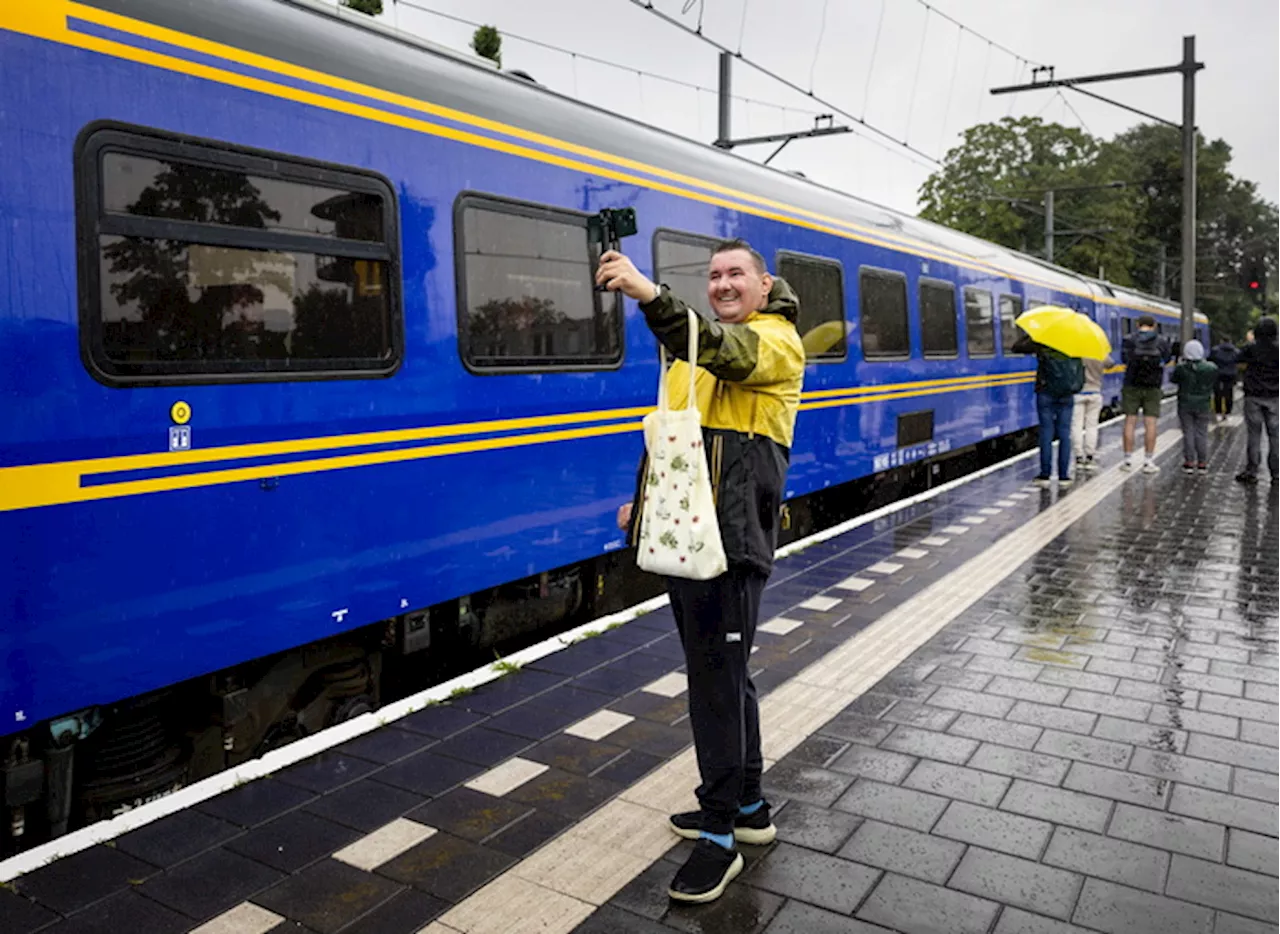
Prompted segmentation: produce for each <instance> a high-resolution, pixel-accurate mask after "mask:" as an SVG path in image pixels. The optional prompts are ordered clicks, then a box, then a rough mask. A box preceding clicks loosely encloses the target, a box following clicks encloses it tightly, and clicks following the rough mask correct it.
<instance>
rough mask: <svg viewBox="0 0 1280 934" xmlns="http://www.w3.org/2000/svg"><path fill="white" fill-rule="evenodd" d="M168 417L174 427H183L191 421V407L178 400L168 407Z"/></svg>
mask: <svg viewBox="0 0 1280 934" xmlns="http://www.w3.org/2000/svg"><path fill="white" fill-rule="evenodd" d="M169 417H170V418H171V419H173V423H174V424H175V425H185V424H186V423H187V422H189V421H191V406H190V405H188V404H187V403H185V402H183V401H182V400H181V399H179V400H178V401H177V402H175V403H174V404H173V405H171V406H170V407H169Z"/></svg>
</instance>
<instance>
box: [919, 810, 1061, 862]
mask: <svg viewBox="0 0 1280 934" xmlns="http://www.w3.org/2000/svg"><path fill="white" fill-rule="evenodd" d="M1052 831H1053V826H1052V825H1051V824H1048V823H1046V822H1044V821H1042V820H1036V819H1034V818H1031V817H1023V816H1021V815H1019V814H1011V813H1009V812H1007V811H997V810H993V809H992V808H984V807H979V806H978V805H976V804H969V803H968V802H967V801H953V802H951V804H950V805H949V806H948V807H947V810H946V813H944V814H943V815H942V817H941V819H940V820H939V821H938V822H937V824H935V825H934V827H933V832H934V833H935V834H938V835H939V836H942V837H948V838H950V839H952V840H959V841H961V842H962V843H972V844H975V845H977V846H983V847H986V848H988V849H992V850H1000V851H1001V852H1004V853H1011V854H1013V855H1015V856H1023V857H1026V858H1027V859H1039V857H1040V854H1041V853H1042V852H1044V846H1045V843H1046V842H1048V840H1049V835H1050V834H1051V833H1052Z"/></svg>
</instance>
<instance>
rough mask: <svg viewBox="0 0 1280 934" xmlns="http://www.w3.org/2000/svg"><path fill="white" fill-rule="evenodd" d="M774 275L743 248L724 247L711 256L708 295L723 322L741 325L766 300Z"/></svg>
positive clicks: (766, 302)
mask: <svg viewBox="0 0 1280 934" xmlns="http://www.w3.org/2000/svg"><path fill="white" fill-rule="evenodd" d="M772 287H773V277H772V276H770V275H769V274H768V273H767V272H765V271H764V270H762V269H759V268H757V266H756V262H755V258H754V257H752V255H751V254H750V253H748V252H747V251H746V250H726V251H724V252H723V253H716V254H714V255H713V256H712V257H711V268H710V271H709V275H708V278H707V298H708V299H709V300H710V301H711V310H712V311H714V312H715V313H716V317H717V318H719V319H720V320H721V321H723V322H724V323H725V324H740V323H742V322H743V321H745V320H747V317H748V316H749V315H750V314H751V313H752V312H753V311H759V310H760V309H762V308H764V307H765V305H767V304H768V302H769V290H770V289H771V288H772Z"/></svg>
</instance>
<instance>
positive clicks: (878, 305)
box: [858, 266, 911, 360]
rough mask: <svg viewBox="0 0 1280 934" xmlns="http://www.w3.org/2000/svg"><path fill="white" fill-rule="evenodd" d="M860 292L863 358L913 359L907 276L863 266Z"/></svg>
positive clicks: (860, 273)
mask: <svg viewBox="0 0 1280 934" xmlns="http://www.w3.org/2000/svg"><path fill="white" fill-rule="evenodd" d="M858 291H859V293H861V295H862V302H861V308H862V326H861V331H862V356H863V357H865V358H866V359H868V360H893V359H899V360H901V359H905V358H906V357H908V356H910V353H911V343H910V337H909V335H908V332H907V277H906V276H904V275H903V274H902V273H900V272H891V271H889V270H887V269H874V268H872V267H870V266H863V267H862V268H861V269H860V270H858Z"/></svg>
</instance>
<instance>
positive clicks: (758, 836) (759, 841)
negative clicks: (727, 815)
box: [667, 821, 778, 846]
mask: <svg viewBox="0 0 1280 934" xmlns="http://www.w3.org/2000/svg"><path fill="white" fill-rule="evenodd" d="M667 826H668V827H670V828H671V830H672V832H673V833H674V834H675V835H676V836H677V837H683V838H684V839H686V840H697V839H698V838H699V837H701V836H702V831H701V830H695V829H693V828H687V829H686V828H684V827H677V826H676V825H675V824H673V823H672V822H671V821H667ZM777 837H778V828H777V827H775V826H773V824H769V826H768V827H734V828H733V839H734V840H736V841H738V842H739V843H745V844H747V845H748V846H768V845H769V844H770V843H772V842H773V841H774V840H776V839H777Z"/></svg>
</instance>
